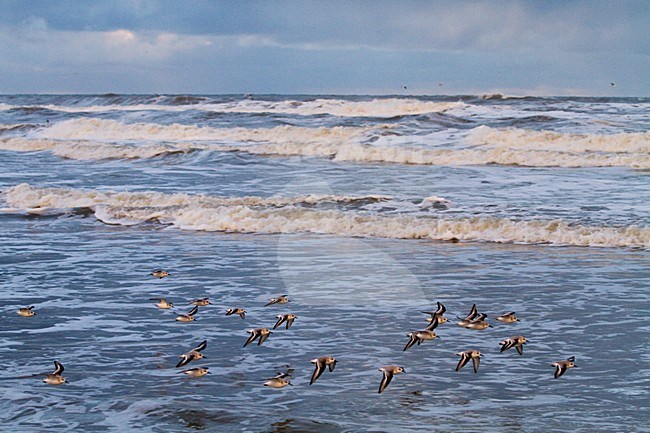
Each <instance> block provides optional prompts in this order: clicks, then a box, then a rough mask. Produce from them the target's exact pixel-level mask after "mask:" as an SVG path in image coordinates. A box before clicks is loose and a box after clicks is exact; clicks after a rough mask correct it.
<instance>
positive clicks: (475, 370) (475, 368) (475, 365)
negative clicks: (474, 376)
mask: <svg viewBox="0 0 650 433" xmlns="http://www.w3.org/2000/svg"><path fill="white" fill-rule="evenodd" d="M472 363H473V364H474V373H478V366H479V364H480V363H481V358H480V357H478V356H476V357H474V358H472Z"/></svg>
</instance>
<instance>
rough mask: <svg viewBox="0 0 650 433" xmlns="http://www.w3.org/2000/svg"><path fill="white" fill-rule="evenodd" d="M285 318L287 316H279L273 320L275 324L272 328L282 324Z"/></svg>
mask: <svg viewBox="0 0 650 433" xmlns="http://www.w3.org/2000/svg"><path fill="white" fill-rule="evenodd" d="M285 320H287V316H280V318H279V319H278V321H277V322H275V325H273V329H276V328H277V327H278V326H280V325H282V324H283V323H284V321H285Z"/></svg>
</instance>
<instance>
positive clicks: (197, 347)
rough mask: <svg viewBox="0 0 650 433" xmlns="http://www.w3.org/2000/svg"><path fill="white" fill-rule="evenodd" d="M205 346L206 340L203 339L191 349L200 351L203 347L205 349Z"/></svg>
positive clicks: (206, 344)
mask: <svg viewBox="0 0 650 433" xmlns="http://www.w3.org/2000/svg"><path fill="white" fill-rule="evenodd" d="M207 346H208V340H203V341H202V342H201V343H200V344H199V345H198V346H196V347H195V348H194V349H192V350H194V351H196V352H200V351H202V350H203V349H205V348H206V347H207Z"/></svg>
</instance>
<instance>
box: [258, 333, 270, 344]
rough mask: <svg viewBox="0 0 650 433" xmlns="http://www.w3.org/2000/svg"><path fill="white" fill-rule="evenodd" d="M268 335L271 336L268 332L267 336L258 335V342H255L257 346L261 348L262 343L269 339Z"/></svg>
mask: <svg viewBox="0 0 650 433" xmlns="http://www.w3.org/2000/svg"><path fill="white" fill-rule="evenodd" d="M269 335H271V333H270V332H269V333H268V334H260V340H259V341H258V342H257V345H258V346H261V345H262V343H264V342H265V341H266V339H267V338H269Z"/></svg>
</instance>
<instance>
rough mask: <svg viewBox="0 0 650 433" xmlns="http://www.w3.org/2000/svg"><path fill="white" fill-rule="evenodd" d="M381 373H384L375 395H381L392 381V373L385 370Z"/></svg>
mask: <svg viewBox="0 0 650 433" xmlns="http://www.w3.org/2000/svg"><path fill="white" fill-rule="evenodd" d="M382 371H383V372H384V376H383V377H382V378H381V382H380V383H379V391H377V394H381V393H382V392H383V391H384V390H385V389H386V387H387V386H388V384H389V383H390V381H391V380H393V372H392V371H387V370H382Z"/></svg>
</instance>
